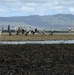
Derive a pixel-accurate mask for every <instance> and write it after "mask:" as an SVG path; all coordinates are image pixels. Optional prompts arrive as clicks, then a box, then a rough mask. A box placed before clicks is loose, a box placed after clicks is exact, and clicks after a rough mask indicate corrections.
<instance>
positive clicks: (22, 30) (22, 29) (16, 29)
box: [8, 25, 37, 36]
mask: <svg viewBox="0 0 74 75" xmlns="http://www.w3.org/2000/svg"><path fill="white" fill-rule="evenodd" d="M24 28H25V27H23V28H22V27H15V33H16V35H18V34H19V33H22V34H24V33H25V35H28V34H29V33H31V34H35V33H36V32H37V28H36V29H34V30H32V28H31V27H29V28H28V29H27V30H25V29H24ZM8 33H9V36H10V35H12V34H11V29H10V25H8Z"/></svg>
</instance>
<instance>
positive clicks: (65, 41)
mask: <svg viewBox="0 0 74 75" xmlns="http://www.w3.org/2000/svg"><path fill="white" fill-rule="evenodd" d="M0 44H74V40H48V41H0Z"/></svg>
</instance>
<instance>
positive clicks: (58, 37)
mask: <svg viewBox="0 0 74 75" xmlns="http://www.w3.org/2000/svg"><path fill="white" fill-rule="evenodd" d="M24 40H27V41H28V40H30V41H31V40H74V34H70V33H69V34H53V35H50V34H35V35H27V36H26V35H25V34H19V35H15V34H14V33H13V34H12V35H11V36H9V34H8V33H2V34H1V36H0V41H24Z"/></svg>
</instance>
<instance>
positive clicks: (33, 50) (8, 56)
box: [0, 44, 74, 75]
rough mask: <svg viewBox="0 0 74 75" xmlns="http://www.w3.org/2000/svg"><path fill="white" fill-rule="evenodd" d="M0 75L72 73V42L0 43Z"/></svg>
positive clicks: (73, 74) (73, 68)
mask: <svg viewBox="0 0 74 75" xmlns="http://www.w3.org/2000/svg"><path fill="white" fill-rule="evenodd" d="M0 75H74V44H56V45H54V44H48V45H46V44H25V45H0Z"/></svg>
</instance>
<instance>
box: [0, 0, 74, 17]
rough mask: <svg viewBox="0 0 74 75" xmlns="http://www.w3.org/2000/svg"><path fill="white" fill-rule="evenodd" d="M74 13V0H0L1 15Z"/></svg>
mask: <svg viewBox="0 0 74 75" xmlns="http://www.w3.org/2000/svg"><path fill="white" fill-rule="evenodd" d="M54 14H74V0H0V17H9V16H29V15H41V16H42V15H54Z"/></svg>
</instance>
